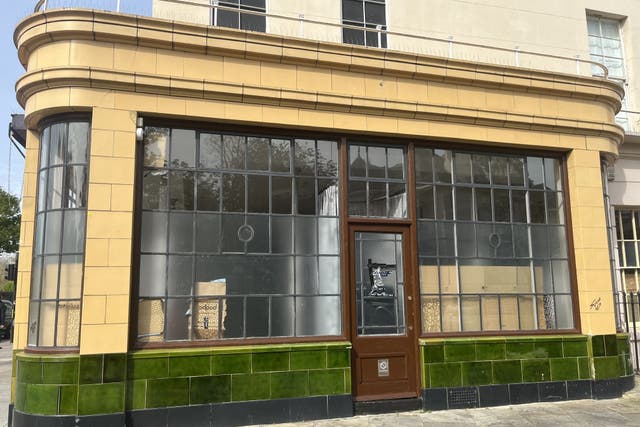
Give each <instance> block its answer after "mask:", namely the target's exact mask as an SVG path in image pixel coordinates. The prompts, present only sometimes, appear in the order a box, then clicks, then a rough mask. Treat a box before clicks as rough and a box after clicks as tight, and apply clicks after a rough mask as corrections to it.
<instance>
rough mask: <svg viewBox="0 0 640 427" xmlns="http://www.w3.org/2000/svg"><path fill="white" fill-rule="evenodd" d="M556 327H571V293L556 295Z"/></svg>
mask: <svg viewBox="0 0 640 427" xmlns="http://www.w3.org/2000/svg"><path fill="white" fill-rule="evenodd" d="M555 314H556V322H557V324H556V327H557V328H559V329H570V328H573V305H572V302H571V295H556V312H555Z"/></svg>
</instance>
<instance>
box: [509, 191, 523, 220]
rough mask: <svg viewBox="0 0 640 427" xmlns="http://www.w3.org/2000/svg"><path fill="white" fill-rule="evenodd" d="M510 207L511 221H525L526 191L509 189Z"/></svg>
mask: <svg viewBox="0 0 640 427" xmlns="http://www.w3.org/2000/svg"><path fill="white" fill-rule="evenodd" d="M511 209H512V213H513V218H512V221H513V222H527V193H526V191H517V190H512V191H511Z"/></svg>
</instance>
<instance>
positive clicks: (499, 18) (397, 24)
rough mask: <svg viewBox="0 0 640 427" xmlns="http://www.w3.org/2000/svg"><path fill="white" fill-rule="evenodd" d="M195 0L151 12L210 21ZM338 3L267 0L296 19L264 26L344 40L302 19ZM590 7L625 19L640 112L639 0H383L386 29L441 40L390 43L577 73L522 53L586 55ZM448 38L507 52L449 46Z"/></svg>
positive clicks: (333, 15) (331, 11)
mask: <svg viewBox="0 0 640 427" xmlns="http://www.w3.org/2000/svg"><path fill="white" fill-rule="evenodd" d="M191 1H192V2H194V3H202V4H203V5H205V7H198V6H188V5H184V4H182V3H180V4H177V3H172V2H170V1H167V0H153V5H154V7H153V13H154V16H157V17H161V18H168V19H175V20H185V21H189V22H197V23H201V24H210V23H211V22H210V20H211V18H210V16H211V12H210V9H209V7H207V6H206V5H208V4H210V3H211V1H210V0H191ZM341 5H342V0H266V8H267V13H268V14H274V15H282V16H287V17H290V18H292V19H291V20H287V19H281V18H276V17H268V18H267V24H266V28H267V32H269V33H273V34H279V35H283V36H290V37H304V38H311V39H317V40H322V41H331V42H338V43H339V42H341V41H342V31H341V29H340V28H339V27H337V26H331V25H318V24H313V23H309V22H304V21H301V20H300V18H301V16H303V17H304V20H305V21H308V20H311V21H321V22H328V23H331V24H340V23H341V20H342V16H341V15H342V7H341ZM587 13H594V14H601V15H602V16H605V17H611V18H614V19H618V20H620V23H621V30H622V32H621V33H622V34H621V36H622V40H623V43H624V59H625V64H626V70H627V76H628V78H627V86H626V87H625V89H626V90H627V108H628V109H631V110H636V111H638V110H640V79H638V78H631V77H633V76H637V75H638V73H640V43H638V42H636V43H633V41H634V40H640V1H638V0H538V1H535V2H532V1H530V0H509V1H505V0H386V21H387V30H388V31H390V32H394V33H403V34H411V35H415V36H422V37H431V38H438V39H442V40H444V41H433V40H426V39H424V38H419V37H406V36H400V35H393V34H390V35H389V36H388V47H389V48H390V49H394V50H401V51H411V52H416V53H422V54H428V55H437V56H449V55H451V56H452V57H453V58H456V59H465V60H471V61H479V62H487V63H496V64H501V65H516V64H515V62H516V59H515V56H516V55H515V53H514V51H513V49H515V48H516V47H517V48H518V49H519V53H518V55H517V62H518V63H517V65H519V66H521V67H526V68H536V69H548V70H550V71H556V72H567V73H575V72H576V71H577V64H576V62H575V61H571V60H557V59H551V58H544V57H540V56H535V55H528V54H526V53H524V51H532V52H540V53H545V54H552V55H559V56H563V57H568V58H575V57H576V56H579V57H580V58H582V59H589V44H588V36H587V21H586V15H587ZM449 38H451V39H452V40H453V41H454V42H469V43H474V44H481V45H486V46H488V47H501V48H505V49H509V51H508V52H501V51H497V50H495V49H490V48H478V47H475V46H463V45H457V44H453V45H450V44H449V43H448V41H447V40H448V39H449ZM579 72H580V73H581V74H589V73H590V72H591V67H590V66H589V65H588V64H582V65H581V66H580V69H579ZM639 118H640V117H639Z"/></svg>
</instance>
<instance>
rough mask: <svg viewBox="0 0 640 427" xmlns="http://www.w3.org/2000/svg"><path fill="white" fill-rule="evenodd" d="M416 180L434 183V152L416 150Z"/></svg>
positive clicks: (421, 149)
mask: <svg viewBox="0 0 640 427" xmlns="http://www.w3.org/2000/svg"><path fill="white" fill-rule="evenodd" d="M415 156H416V165H415V170H416V180H417V181H420V182H433V163H432V161H433V160H432V159H433V150H430V149H423V148H416V151H415Z"/></svg>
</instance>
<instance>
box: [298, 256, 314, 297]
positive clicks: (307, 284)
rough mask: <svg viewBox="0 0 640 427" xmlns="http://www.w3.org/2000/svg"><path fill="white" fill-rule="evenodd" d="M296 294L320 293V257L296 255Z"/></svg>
mask: <svg viewBox="0 0 640 427" xmlns="http://www.w3.org/2000/svg"><path fill="white" fill-rule="evenodd" d="M295 260H296V261H295V262H296V266H295V271H296V294H298V295H316V294H318V264H317V261H318V259H317V258H316V257H296V258H295Z"/></svg>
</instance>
